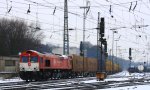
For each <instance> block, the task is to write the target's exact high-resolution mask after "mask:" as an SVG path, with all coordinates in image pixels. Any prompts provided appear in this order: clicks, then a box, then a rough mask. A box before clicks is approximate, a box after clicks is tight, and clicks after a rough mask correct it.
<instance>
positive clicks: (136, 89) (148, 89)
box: [99, 84, 150, 90]
mask: <svg viewBox="0 0 150 90" xmlns="http://www.w3.org/2000/svg"><path fill="white" fill-rule="evenodd" d="M99 90H150V84H149V85H135V86H126V87H117V88H108V89H99Z"/></svg>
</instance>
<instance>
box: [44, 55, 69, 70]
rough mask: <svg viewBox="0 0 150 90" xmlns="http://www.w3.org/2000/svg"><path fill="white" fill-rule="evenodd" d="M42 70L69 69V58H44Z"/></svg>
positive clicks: (52, 56) (54, 56)
mask: <svg viewBox="0 0 150 90" xmlns="http://www.w3.org/2000/svg"><path fill="white" fill-rule="evenodd" d="M43 64H44V65H43V67H42V68H44V69H53V70H55V69H71V62H70V60H69V58H62V57H61V58H60V57H59V56H56V55H51V56H45V57H44V59H43Z"/></svg>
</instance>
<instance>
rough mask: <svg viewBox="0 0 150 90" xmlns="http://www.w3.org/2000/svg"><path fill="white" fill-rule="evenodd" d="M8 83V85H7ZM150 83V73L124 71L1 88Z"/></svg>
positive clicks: (0, 89) (62, 89) (1, 87)
mask: <svg viewBox="0 0 150 90" xmlns="http://www.w3.org/2000/svg"><path fill="white" fill-rule="evenodd" d="M7 84H8V85H7ZM147 84H150V74H149V73H133V74H129V73H128V72H122V73H118V74H114V75H110V76H108V78H107V79H105V80H104V81H97V80H96V78H95V77H86V78H74V79H61V80H48V81H41V82H29V83H26V82H25V81H22V82H16V83H0V90H10V89H17V90H31V89H32V90H37V89H38V90H39V89H51V90H53V89H55V90H70V89H88V90H89V89H90V90H91V89H106V88H116V87H125V86H134V85H147Z"/></svg>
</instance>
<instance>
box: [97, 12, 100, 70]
mask: <svg viewBox="0 0 150 90" xmlns="http://www.w3.org/2000/svg"><path fill="white" fill-rule="evenodd" d="M99 16H100V13H99V12H98V25H97V69H98V70H99V61H98V52H99V50H98V49H99V34H100V32H99V29H100V22H99Z"/></svg>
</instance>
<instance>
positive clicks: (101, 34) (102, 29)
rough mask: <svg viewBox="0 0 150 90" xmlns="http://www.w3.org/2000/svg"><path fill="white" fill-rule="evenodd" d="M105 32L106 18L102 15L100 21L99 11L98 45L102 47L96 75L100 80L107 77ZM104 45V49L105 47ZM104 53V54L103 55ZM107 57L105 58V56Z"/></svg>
mask: <svg viewBox="0 0 150 90" xmlns="http://www.w3.org/2000/svg"><path fill="white" fill-rule="evenodd" d="M104 33H105V19H104V18H103V17H102V18H101V22H100V23H99V13H98V28H97V35H98V36H97V39H98V40H97V47H98V48H99V47H100V57H101V58H100V60H98V58H97V60H98V71H97V73H96V77H97V79H98V80H104V78H106V73H105V68H104V67H105V63H104V62H105V58H106V57H107V41H106V39H105V38H104ZM103 45H104V49H103ZM103 54H104V55H103ZM103 56H104V57H105V58H104V57H103Z"/></svg>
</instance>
